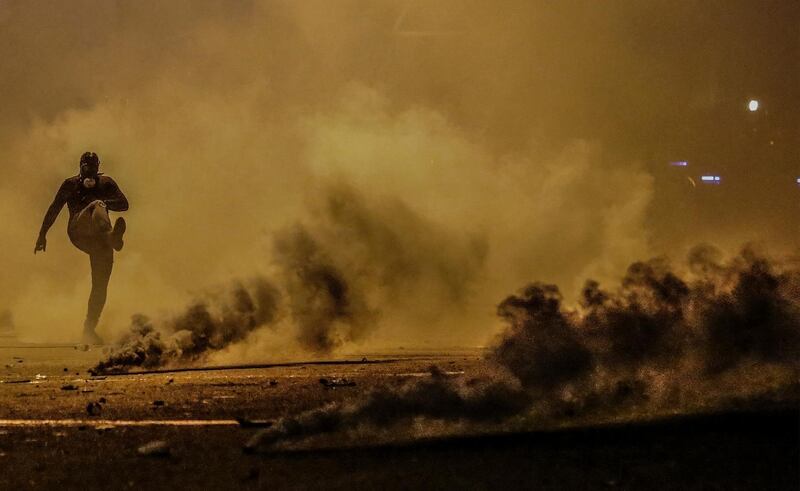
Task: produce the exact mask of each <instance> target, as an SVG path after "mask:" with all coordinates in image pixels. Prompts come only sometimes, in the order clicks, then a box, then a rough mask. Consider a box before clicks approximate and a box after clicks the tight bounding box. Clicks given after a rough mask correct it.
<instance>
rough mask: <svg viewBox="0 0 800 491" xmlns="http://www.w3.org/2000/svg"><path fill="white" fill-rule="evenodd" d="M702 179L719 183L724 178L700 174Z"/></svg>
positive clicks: (706, 181)
mask: <svg viewBox="0 0 800 491" xmlns="http://www.w3.org/2000/svg"><path fill="white" fill-rule="evenodd" d="M700 180H701V181H703V182H705V183H708V184H719V183H720V181H721V180H722V178H720V177H719V176H700Z"/></svg>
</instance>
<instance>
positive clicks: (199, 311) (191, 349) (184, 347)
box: [93, 278, 279, 373]
mask: <svg viewBox="0 0 800 491" xmlns="http://www.w3.org/2000/svg"><path fill="white" fill-rule="evenodd" d="M278 301H279V293H278V291H277V290H276V289H275V287H273V286H272V285H271V284H269V283H268V282H267V281H265V280H264V279H262V278H256V279H252V280H250V281H247V282H237V283H235V284H234V285H232V286H231V287H230V288H227V289H224V290H222V291H218V292H214V293H208V294H206V295H205V296H204V297H201V298H198V299H196V300H195V301H194V302H193V303H192V304H191V305H190V306H189V307H188V308H187V309H186V310H185V311H183V312H181V313H179V314H176V315H174V316H172V317H166V318H164V319H160V320H159V321H158V322H154V321H152V320H151V319H150V318H148V317H147V316H145V315H141V314H137V315H134V316H133V319H132V320H131V326H130V329H129V332H128V333H127V334H126V335H125V336H124V337H123V338H122V339H121V340H120V342H119V343H118V344H117V345H116V346H115V347H114V348H113V349H112V350H111V352H110V354H109V356H108V357H107V358H106V359H104V360H102V361H100V362H99V363H98V364H97V365H96V366H95V367H94V369H93V371H94V372H97V373H99V372H108V371H112V372H113V371H126V370H128V369H129V368H130V367H143V368H156V367H161V366H165V365H174V364H177V363H191V362H196V361H198V360H203V359H205V358H206V357H208V356H209V355H210V354H211V353H213V352H215V351H219V350H222V349H224V348H226V347H227V346H229V345H230V344H231V343H235V342H238V341H242V340H244V339H245V338H247V336H248V335H249V334H250V333H251V332H252V331H253V330H254V329H257V328H259V327H262V326H266V325H269V324H270V323H272V322H274V321H275V320H276V318H277V316H278V313H279V312H278Z"/></svg>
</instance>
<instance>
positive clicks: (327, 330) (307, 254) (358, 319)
mask: <svg viewBox="0 0 800 491" xmlns="http://www.w3.org/2000/svg"><path fill="white" fill-rule="evenodd" d="M274 249H275V254H276V263H278V265H279V267H280V269H281V270H282V273H283V276H284V280H285V281H284V286H285V289H286V292H287V297H288V299H289V310H290V312H291V316H292V319H293V320H294V323H295V325H296V327H297V337H298V341H299V342H300V344H301V345H302V346H303V347H305V348H307V349H309V350H311V351H313V352H315V353H327V352H329V351H331V350H332V349H333V348H335V347H337V346H339V345H341V344H342V343H345V342H349V341H354V340H357V339H360V338H362V337H363V336H364V335H365V333H366V332H367V331H368V329H369V328H370V327H372V326H374V317H375V314H374V312H372V311H371V310H370V308H369V307H368V306H367V301H366V299H365V298H364V296H363V293H362V292H361V291H360V290H359V289H357V288H355V287H354V286H353V285H354V284H353V283H352V282H348V281H347V279H345V276H344V274H343V273H342V271H341V270H340V269H339V268H338V267H337V266H336V265H335V264H334V263H333V262H332V260H331V258H330V257H329V256H328V255H327V254H326V252H325V251H324V250H322V248H321V247H320V245H319V243H318V242H317V241H316V240H315V239H314V238H313V237H312V236H311V235H310V234H309V233H308V231H307V230H306V229H304V228H302V227H300V226H297V227H294V228H292V229H290V230H287V231H285V232H284V233H282V234H280V235H279V236H278V237H277V238H276V240H275V248H274Z"/></svg>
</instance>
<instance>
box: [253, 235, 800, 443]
mask: <svg viewBox="0 0 800 491" xmlns="http://www.w3.org/2000/svg"><path fill="white" fill-rule="evenodd" d="M718 256H719V253H718V251H714V249H712V248H710V247H700V248H697V249H695V250H693V251H692V252H691V254H690V257H689V261H688V267H687V268H686V271H685V272H684V273H683V274H680V272H679V271H675V270H673V268H672V267H670V265H669V264H668V263H667V262H666V261H664V260H663V259H656V260H651V261H647V262H637V263H634V264H632V265H631V266H630V267H629V268H628V271H627V273H626V275H625V277H624V278H623V281H622V285H621V286H620V287H619V288H618V289H616V290H613V291H607V290H604V289H602V288H601V286H600V285H599V284H598V283H597V282H596V281H593V280H590V281H588V282H587V283H586V286H585V287H584V288H583V290H582V293H581V299H580V306H578V307H576V308H574V309H573V308H567V307H565V306H564V304H563V301H562V296H561V293H560V292H559V289H558V287H556V286H555V285H551V284H544V283H538V282H537V283H531V284H529V285H528V286H526V287H524V288H523V289H521V290H520V291H519V293H517V294H515V295H512V296H509V297H508V298H506V299H505V300H503V301H502V302H501V303H500V305H499V307H498V315H499V316H500V317H501V318H502V319H503V320H504V321H505V324H506V329H505V330H504V331H503V332H502V333H501V334H500V336H499V338H498V340H497V342H496V343H495V345H494V347H493V349H492V350H491V352H490V353H489V355H488V360H489V361H490V362H492V363H491V365H490V366H491V367H493V368H490V369H489V370H488V373H486V374H482V375H478V376H477V377H474V378H469V379H465V378H463V377H446V376H445V375H444V374H443V373H442V372H441V371H440V370H439V369H438V368H436V367H432V369H431V377H430V378H428V379H425V380H422V381H416V380H414V381H410V382H405V383H403V384H402V385H400V386H399V387H396V386H391V385H384V386H382V387H379V388H377V389H375V390H373V391H372V392H370V393H368V394H367V395H366V396H364V397H362V398H360V399H355V400H350V401H347V402H343V403H333V404H329V405H327V406H323V407H320V408H317V409H312V410H310V411H307V412H304V413H301V414H299V415H297V416H288V417H285V418H283V419H281V420H279V421H278V422H277V423H276V425H275V426H273V427H272V428H269V429H266V430H263V431H262V432H260V433H259V434H257V435H256V436H255V437H254V438H253V439H252V440H251V441H250V442H249V444H248V448H249V449H251V450H258V449H267V448H271V447H272V446H274V445H276V444H279V443H282V442H286V441H292V440H298V439H302V438H307V437H313V436H316V435H319V434H323V433H329V432H334V431H343V432H346V431H350V432H358V431H362V430H363V429H364V428H373V429H375V428H377V429H390V428H397V426H398V425H399V424H400V423H409V422H411V421H414V420H417V419H420V418H422V419H424V420H429V421H430V420H443V421H446V422H451V423H452V422H459V421H467V422H471V423H475V424H477V423H497V422H503V421H506V422H507V421H509V420H511V419H512V418H514V417H524V418H528V420H529V421H530V420H531V419H533V421H536V422H538V423H539V424H543V422H547V423H551V424H552V423H553V422H556V423H563V422H564V421H567V420H568V419H569V418H574V417H584V416H586V415H591V416H592V417H594V418H606V419H615V418H620V417H631V416H632V415H633V416H637V417H641V416H642V415H647V416H650V417H652V416H653V415H657V414H671V413H674V412H686V411H698V410H701V411H709V410H714V409H723V408H729V407H731V406H733V405H734V404H736V402H737V401H741V400H747V399H748V398H750V399H751V400H752V399H758V398H759V397H760V398H763V397H764V395H765V394H766V393H769V392H770V391H776V390H777V392H776V393H774V394H772V395H771V396H769V397H768V398H770V397H771V398H772V399H773V400H772V401H771V402H773V403H774V402H781V400H782V401H783V402H786V401H790V400H794V401H795V402H794V403H796V398H797V397H798V393H797V390H798V385H797V380H798V379H797V376H798V374H800V361H799V360H800V295H798V288H800V271H798V270H797V268H796V267H794V268H792V267H787V266H786V265H781V264H778V263H774V262H772V261H770V260H768V259H767V258H765V257H764V256H762V255H759V254H756V253H754V252H752V251H751V250H745V251H744V252H743V253H742V254H740V255H738V256H736V257H734V258H732V259H730V260H729V261H727V262H724V263H720V262H718V261H719V259H718ZM715 257H716V259H715ZM792 387H793V388H792ZM792 391H793V393H792Z"/></svg>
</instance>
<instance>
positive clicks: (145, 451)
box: [136, 440, 170, 457]
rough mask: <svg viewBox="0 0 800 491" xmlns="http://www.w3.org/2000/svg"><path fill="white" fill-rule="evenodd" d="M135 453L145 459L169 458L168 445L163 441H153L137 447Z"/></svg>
mask: <svg viewBox="0 0 800 491" xmlns="http://www.w3.org/2000/svg"><path fill="white" fill-rule="evenodd" d="M136 452H137V453H138V454H139V455H143V456H146V457H169V455H170V448H169V444H168V443H167V442H165V441H163V440H154V441H152V442H150V443H146V444H144V445H142V446H141V447H139V448H138V449H137V450H136Z"/></svg>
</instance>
